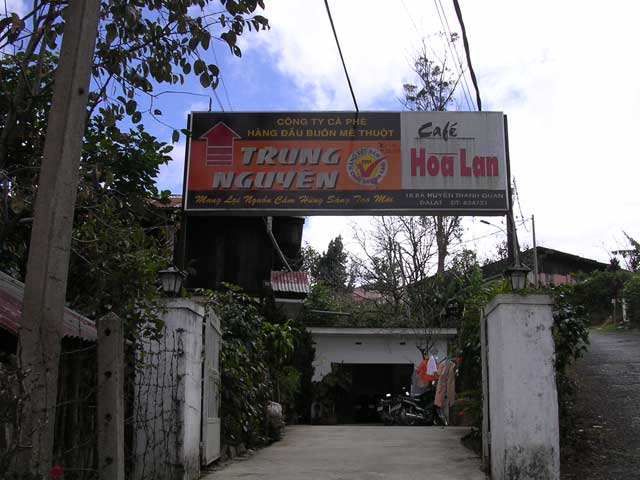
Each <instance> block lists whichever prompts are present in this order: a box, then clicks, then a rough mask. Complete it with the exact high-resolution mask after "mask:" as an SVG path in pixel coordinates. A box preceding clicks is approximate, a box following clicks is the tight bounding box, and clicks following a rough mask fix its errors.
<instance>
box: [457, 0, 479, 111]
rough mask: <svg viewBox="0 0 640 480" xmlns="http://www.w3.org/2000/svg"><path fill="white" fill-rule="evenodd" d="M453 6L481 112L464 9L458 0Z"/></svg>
mask: <svg viewBox="0 0 640 480" xmlns="http://www.w3.org/2000/svg"><path fill="white" fill-rule="evenodd" d="M453 6H454V8H455V9H456V15H457V17H458V21H459V22H460V29H461V30H462V42H463V44H464V51H465V53H466V54H467V65H468V66H469V74H470V75H471V81H472V82H473V86H474V88H475V89H476V105H477V106H478V111H479V112H481V111H482V102H481V100H480V88H479V87H478V79H477V78H476V72H475V71H474V70H473V64H472V63H471V52H470V50H469V40H468V39H467V29H466V28H465V26H464V21H463V20H462V11H461V10H460V4H459V3H458V0H453Z"/></svg>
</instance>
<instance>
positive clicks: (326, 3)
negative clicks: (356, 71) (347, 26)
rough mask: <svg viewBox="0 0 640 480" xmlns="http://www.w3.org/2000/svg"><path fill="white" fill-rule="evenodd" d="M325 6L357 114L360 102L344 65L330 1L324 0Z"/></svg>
mask: <svg viewBox="0 0 640 480" xmlns="http://www.w3.org/2000/svg"><path fill="white" fill-rule="evenodd" d="M324 5H325V6H326V7H327V15H328V16H329V22H330V23H331V29H332V30H333V36H334V37H335V39H336V45H337V46H338V53H339V54H340V60H342V68H344V74H345V76H346V77H347V83H348V84H349V90H350V91H351V98H352V99H353V105H354V106H355V107H356V112H359V111H360V110H359V109H358V102H356V95H355V94H354V93H353V87H352V86H351V79H350V78H349V72H348V71H347V65H346V64H345V63H344V57H343V56H342V49H341V48H340V42H339V41H338V34H337V33H336V27H335V25H334V24H333V18H331V10H330V9H329V1H328V0H324Z"/></svg>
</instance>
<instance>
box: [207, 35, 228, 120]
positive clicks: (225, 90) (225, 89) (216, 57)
mask: <svg viewBox="0 0 640 480" xmlns="http://www.w3.org/2000/svg"><path fill="white" fill-rule="evenodd" d="M211 50H212V51H213V58H214V60H215V61H216V65H218V66H220V62H219V61H218V55H216V49H215V47H214V46H213V43H212V44H211ZM220 83H222V89H223V90H224V95H225V97H227V103H228V104H229V110H231V111H232V112H233V105H231V100H230V99H229V92H228V91H227V85H226V84H225V83H224V77H223V76H222V73H220ZM213 93H214V94H215V96H216V98H218V94H217V93H216V91H215V90H214V91H213ZM218 103H220V99H219V98H218ZM220 108H221V109H222V111H223V112H224V108H222V103H220Z"/></svg>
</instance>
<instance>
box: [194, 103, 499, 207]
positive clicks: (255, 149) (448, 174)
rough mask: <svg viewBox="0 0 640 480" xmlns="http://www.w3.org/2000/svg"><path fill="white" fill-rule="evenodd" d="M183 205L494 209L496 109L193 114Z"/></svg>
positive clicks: (496, 198) (496, 186) (496, 190)
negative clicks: (471, 110) (490, 110)
mask: <svg viewBox="0 0 640 480" xmlns="http://www.w3.org/2000/svg"><path fill="white" fill-rule="evenodd" d="M189 129H190V131H191V133H192V134H191V139H190V141H189V144H188V149H187V161H186V162H185V163H186V167H185V168H186V192H185V196H184V202H185V204H184V206H185V209H186V210H187V211H192V212H208V213H213V214H215V213H221V214H222V213H226V214H229V213H233V214H240V213H243V212H244V213H252V214H269V215H278V214H284V215H286V214H296V215H323V214H324V215H327V214H328V215H332V214H333V215H338V214H339V215H354V214H356V215H357V214H373V213H377V214H420V215H425V214H470V215H475V214H478V215H492V214H504V213H505V212H506V211H507V210H508V196H507V165H506V154H505V139H504V116H503V114H502V113H498V112H488V113H477V112H360V113H357V114H356V113H352V112H280V113H267V112H258V113H248V112H247V113H218V112H194V113H192V114H191V116H190V119H189Z"/></svg>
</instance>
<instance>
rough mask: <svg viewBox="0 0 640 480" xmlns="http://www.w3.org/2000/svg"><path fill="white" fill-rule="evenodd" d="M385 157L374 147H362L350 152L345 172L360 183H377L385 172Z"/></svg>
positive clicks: (386, 167) (386, 168)
mask: <svg viewBox="0 0 640 480" xmlns="http://www.w3.org/2000/svg"><path fill="white" fill-rule="evenodd" d="M387 170H388V166H387V157H385V156H384V154H382V153H381V152H379V151H378V150H376V149H375V148H369V147H362V148H359V149H357V150H354V151H353V152H351V155H349V158H348V159H347V173H348V174H349V177H351V180H353V181H354V182H356V183H359V184H360V185H377V184H378V183H380V181H381V180H382V179H383V178H384V176H385V175H386V174H387Z"/></svg>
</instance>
